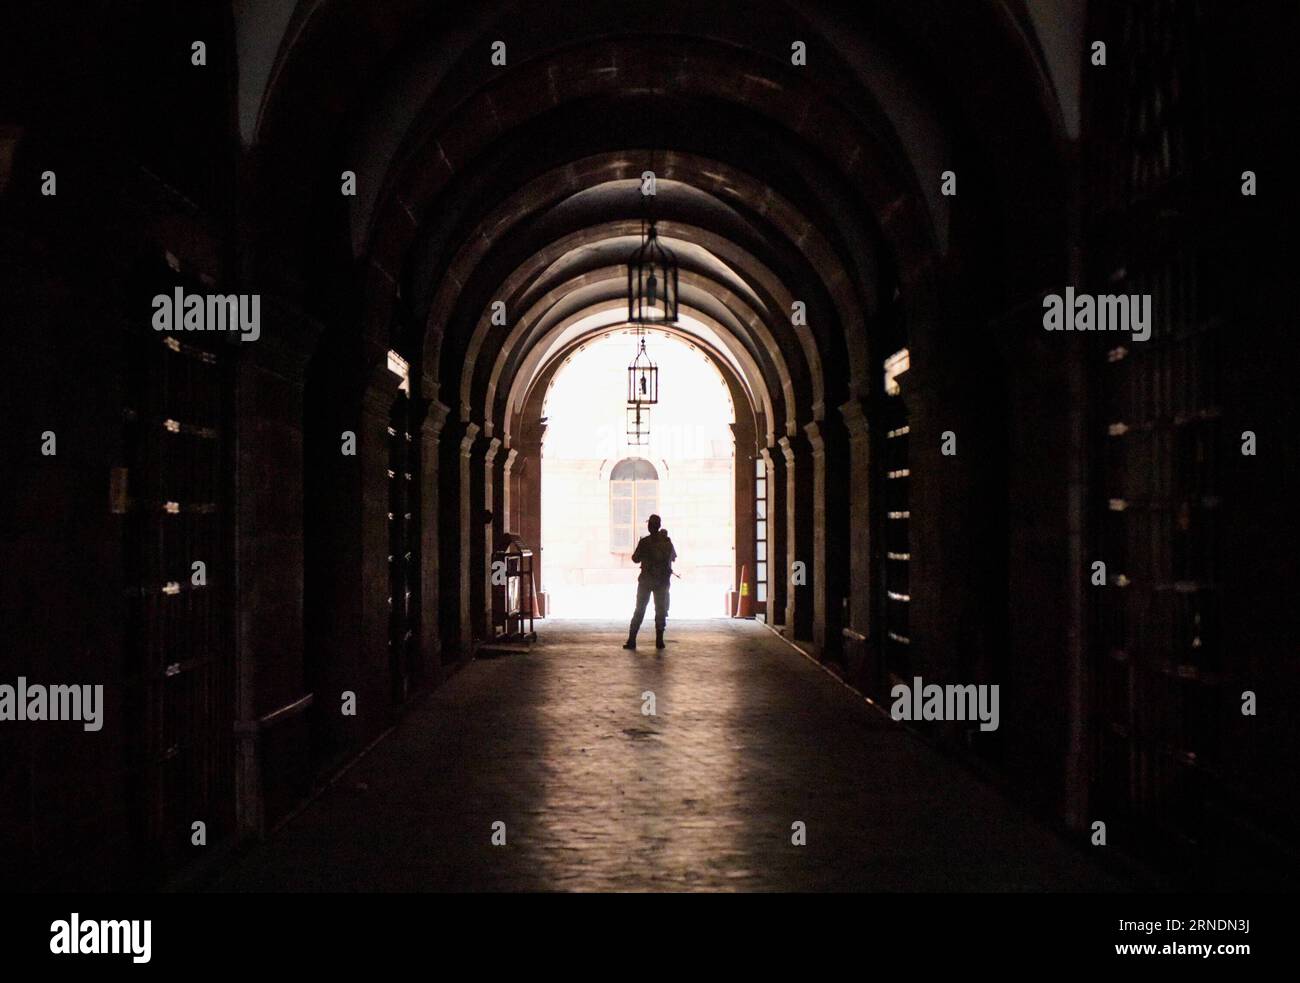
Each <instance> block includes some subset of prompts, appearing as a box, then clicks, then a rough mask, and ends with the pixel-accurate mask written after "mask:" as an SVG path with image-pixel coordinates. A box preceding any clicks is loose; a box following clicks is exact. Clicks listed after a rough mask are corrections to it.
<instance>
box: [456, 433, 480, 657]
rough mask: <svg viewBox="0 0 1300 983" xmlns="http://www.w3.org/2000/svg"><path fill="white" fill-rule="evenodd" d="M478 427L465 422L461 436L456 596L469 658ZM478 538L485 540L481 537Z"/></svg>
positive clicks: (461, 643) (463, 645)
mask: <svg viewBox="0 0 1300 983" xmlns="http://www.w3.org/2000/svg"><path fill="white" fill-rule="evenodd" d="M478 430H479V428H478V424H477V423H468V422H466V423H463V424H462V425H461V437H460V462H459V467H460V501H459V503H458V512H457V518H458V520H459V521H458V522H457V528H458V530H459V532H458V535H457V545H458V546H459V551H458V552H459V554H460V555H459V557H458V566H459V568H460V574H459V578H458V584H457V592H458V593H457V596H458V598H459V603H458V605H457V616H458V622H457V623H458V624H459V625H460V631H459V633H458V639H457V642H458V644H459V646H460V650H461V654H462V656H463V655H467V654H468V653H469V652H470V651H472V650H473V647H474V621H473V616H474V609H473V593H474V592H473V591H472V590H471V585H472V584H473V583H474V577H475V573H474V540H475V536H474V526H475V525H476V524H477V525H479V526H480V528H481V526H482V523H479V522H478V519H479V518H480V516H479V515H477V514H475V510H474V504H475V498H476V497H477V496H475V495H474V484H473V470H474V467H473V464H474V462H473V457H474V444H475V443H476V442H477V440H478ZM478 538H480V539H481V538H482V537H481V535H480V537H478Z"/></svg>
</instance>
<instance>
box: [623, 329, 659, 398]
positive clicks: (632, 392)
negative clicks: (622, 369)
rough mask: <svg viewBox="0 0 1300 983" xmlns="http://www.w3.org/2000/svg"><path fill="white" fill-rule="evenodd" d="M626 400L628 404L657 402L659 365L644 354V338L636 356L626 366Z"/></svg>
mask: <svg viewBox="0 0 1300 983" xmlns="http://www.w3.org/2000/svg"><path fill="white" fill-rule="evenodd" d="M627 401H628V404H629V405H630V404H632V403H645V404H647V405H653V404H655V403H657V402H659V367H658V366H657V365H655V363H654V362H652V361H650V356H649V355H648V354H646V350H645V338H642V339H641V347H640V348H639V349H638V350H637V353H636V358H634V359H632V364H630V365H629V366H628V367H627Z"/></svg>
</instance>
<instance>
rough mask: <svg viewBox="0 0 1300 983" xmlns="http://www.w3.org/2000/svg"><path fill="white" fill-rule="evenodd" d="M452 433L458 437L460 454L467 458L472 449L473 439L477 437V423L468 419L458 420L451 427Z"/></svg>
mask: <svg viewBox="0 0 1300 983" xmlns="http://www.w3.org/2000/svg"><path fill="white" fill-rule="evenodd" d="M451 432H452V434H453V435H454V436H457V437H459V438H460V456H461V457H463V458H466V459H468V458H469V456H470V454H471V453H472V452H473V450H474V441H475V440H477V439H478V424H477V423H470V422H469V421H468V420H461V421H459V422H458V423H457V424H456V425H455V426H454V427H453V428H452V431H451Z"/></svg>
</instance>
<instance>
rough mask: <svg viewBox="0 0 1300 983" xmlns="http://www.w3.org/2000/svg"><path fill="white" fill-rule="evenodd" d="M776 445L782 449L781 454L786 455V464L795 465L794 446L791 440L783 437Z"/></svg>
mask: <svg viewBox="0 0 1300 983" xmlns="http://www.w3.org/2000/svg"><path fill="white" fill-rule="evenodd" d="M776 443H777V446H778V447H780V448H781V453H782V454H783V455H785V463H786V464H794V445H793V444H792V443H791V442H790V438H789V437H782V438H781V439H780V440H778V441H777V442H776Z"/></svg>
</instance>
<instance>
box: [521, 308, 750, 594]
mask: <svg viewBox="0 0 1300 983" xmlns="http://www.w3.org/2000/svg"><path fill="white" fill-rule="evenodd" d="M638 343H639V341H638V338H637V336H636V333H635V331H633V330H632V329H630V328H627V329H620V330H616V331H611V332H608V333H607V334H605V335H602V336H601V337H600V338H599V339H597V340H595V341H592V342H589V343H588V344H586V345H584V346H583V347H581V348H580V349H579V350H578V351H576V352H575V353H574V354H573V355H572V356H570V357H569V359H568V360H567V361H566V364H565V365H564V367H563V368H561V369H560V371H559V372H557V373H556V375H555V378H554V379H553V380H552V383H551V386H550V388H549V390H548V392H547V395H546V400H545V404H544V409H543V414H544V416H545V417H546V431H545V437H544V440H543V445H542V547H543V558H544V562H543V579H544V584H543V586H544V588H545V590H546V591H547V592H548V593H549V595H550V597H549V604H550V606H549V608H548V611H547V614H548V615H549V616H553V617H557V618H599V619H614V620H622V619H625V618H628V617H630V616H631V613H632V607H633V604H634V602H635V599H636V579H637V574H638V572H639V567H638V566H637V565H636V564H633V563H632V559H631V554H632V551H633V549H635V547H636V544H637V541H638V540H639V539H640V537H642V536H644V535H645V534H646V519H647V517H648V516H649V515H650V514H651V513H655V514H658V515H659V516H660V517H661V518H662V520H663V526H664V528H665V529H666V530H668V535H669V536H670V537H671V538H672V540H673V545H674V546H675V547H676V550H677V557H678V559H677V563H676V564H675V566H674V571H675V573H677V574H678V575H679V576H678V577H674V579H673V581H672V591H671V600H670V607H669V610H670V612H671V613H670V617H672V618H714V617H725V615H726V594H727V591H728V590H729V589H730V588H731V587H732V586H733V583H734V579H735V573H734V571H735V521H736V519H735V516H736V510H735V470H734V469H735V466H736V450H735V437H734V434H733V433H732V430H731V424H732V423H733V422H734V421H735V408H734V406H733V404H732V400H731V393H730V391H729V390H728V388H727V383H726V381H725V380H724V379H723V377H722V374H721V373H720V372H719V371H718V369H717V368H716V367H715V366H714V364H713V362H712V361H711V360H710V359H709V357H708V356H707V355H706V354H705V353H704V351H703V350H701V349H700V348H698V347H696V346H694V345H692V344H690V343H688V342H685V341H682V340H680V339H679V338H677V337H676V336H674V335H670V334H667V333H665V332H662V331H650V332H648V333H647V335H646V346H647V352H648V354H649V355H650V357H651V358H652V359H653V360H654V361H655V362H656V363H657V365H658V367H659V402H658V403H657V404H655V405H654V406H653V407H652V408H650V410H649V424H648V430H649V433H648V436H647V437H646V438H645V442H644V443H638V442H637V441H636V438H629V436H628V430H629V424H628V418H627V388H628V373H627V367H628V364H629V363H630V362H631V361H632V359H633V357H634V356H635V355H636V351H637V345H638ZM632 429H635V427H633V428H632Z"/></svg>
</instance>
